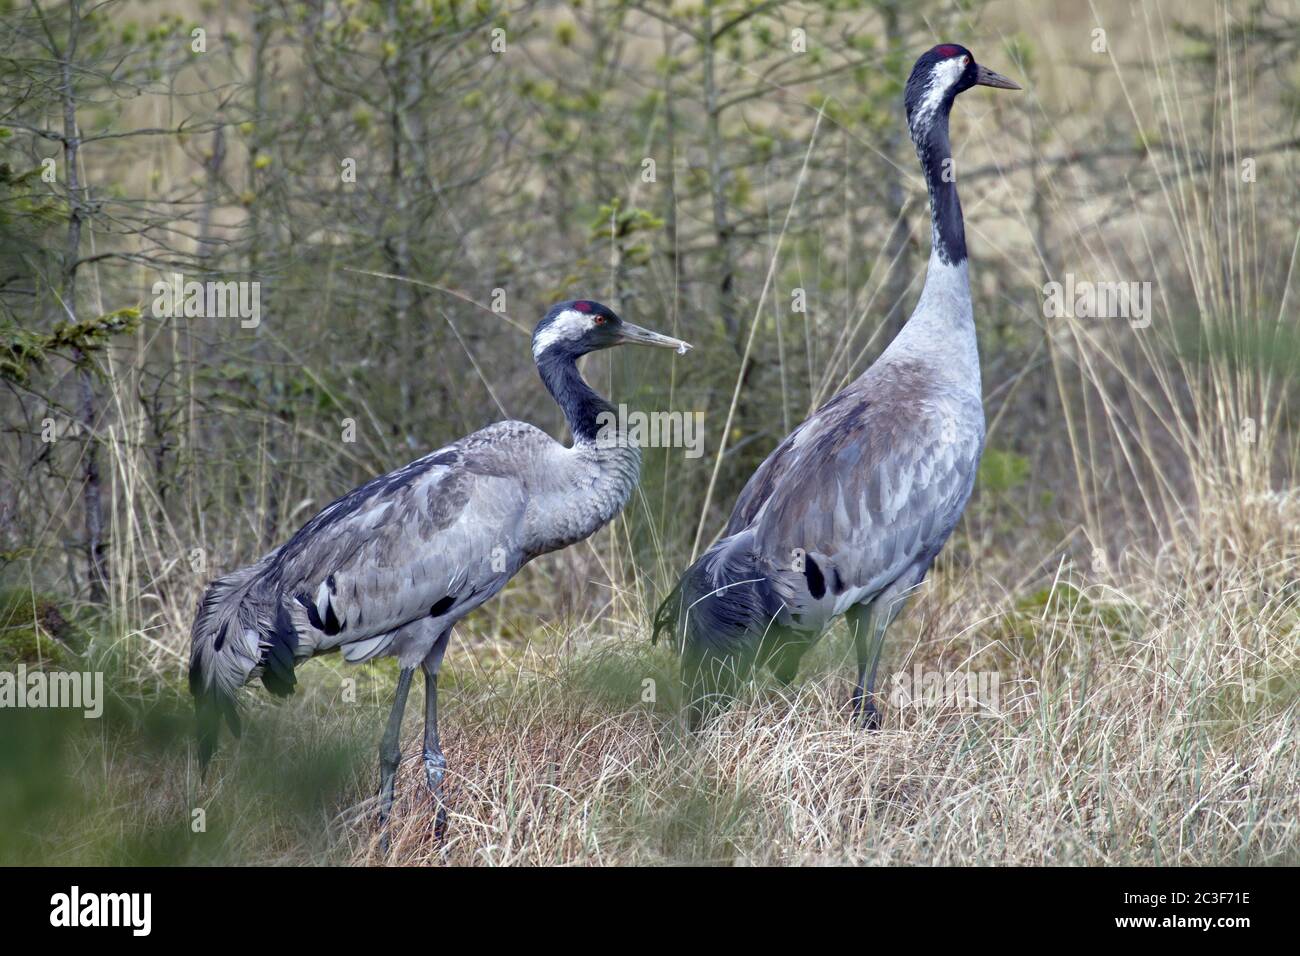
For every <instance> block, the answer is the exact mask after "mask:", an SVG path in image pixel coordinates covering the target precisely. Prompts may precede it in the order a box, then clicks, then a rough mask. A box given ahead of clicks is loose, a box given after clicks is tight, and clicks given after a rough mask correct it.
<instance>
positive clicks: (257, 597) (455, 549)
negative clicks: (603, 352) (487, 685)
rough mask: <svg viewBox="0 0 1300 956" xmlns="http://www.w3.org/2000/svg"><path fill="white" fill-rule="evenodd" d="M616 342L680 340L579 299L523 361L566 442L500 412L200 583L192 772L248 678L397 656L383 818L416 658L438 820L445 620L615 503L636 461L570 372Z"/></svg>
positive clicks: (544, 324)
mask: <svg viewBox="0 0 1300 956" xmlns="http://www.w3.org/2000/svg"><path fill="white" fill-rule="evenodd" d="M624 343H638V344H643V345H651V346H660V347H665V348H672V349H676V350H677V351H678V353H679V354H684V353H685V352H686V351H687V350H688V349H689V348H690V347H691V346H690V345H688V344H687V343H686V342H683V341H681V340H680V339H676V338H672V337H671V336H667V335H661V334H660V333H658V332H652V331H650V330H648V329H643V328H640V327H639V326H636V325H632V324H631V323H629V322H624V321H623V320H622V319H621V318H620V317H619V316H618V315H616V314H615V313H614V312H613V311H612V310H611V309H610V308H608V307H607V306H604V305H602V304H600V303H599V302H593V301H590V300H585V299H579V300H570V301H566V302H561V303H559V304H558V305H555V306H553V307H552V308H551V309H550V310H549V311H548V312H547V313H546V316H545V317H544V318H543V319H542V320H541V322H539V323H538V324H537V327H536V329H535V330H534V331H533V337H532V348H533V361H534V363H535V364H536V366H537V370H538V372H539V374H540V375H541V378H542V382H543V383H544V384H545V385H546V388H547V390H548V391H549V392H550V394H551V396H552V397H553V398H554V399H555V401H556V402H557V403H558V404H559V405H560V407H561V409H562V410H563V412H564V417H565V419H566V420H567V422H568V426H569V429H570V431H571V432H572V434H573V444H572V445H571V446H565V445H563V444H561V443H560V442H558V441H556V440H554V439H553V438H551V437H550V436H549V435H547V434H546V433H545V432H543V431H541V430H540V429H538V428H535V427H534V426H532V425H529V424H527V423H526V422H518V421H503V422H497V423H496V424H494V425H489V426H488V427H486V428H483V429H481V430H479V431H476V432H474V433H473V434H471V435H468V436H466V437H464V438H461V439H460V440H459V441H455V442H452V443H451V444H450V445H446V446H445V447H443V448H439V449H438V450H436V451H433V452H431V453H429V454H427V455H425V456H424V457H422V458H418V459H416V460H415V461H413V462H411V463H410V464H408V465H405V466H404V467H402V468H398V469H397V470H396V471H392V472H389V473H388V474H386V475H381V476H379V477H378V478H374V479H372V480H370V481H368V482H366V483H365V484H363V485H361V486H360V487H359V488H356V489H355V490H353V491H351V492H349V493H348V494H346V495H344V496H343V497H342V498H339V499H338V500H337V501H335V502H333V503H332V504H330V505H328V506H327V507H325V508H324V509H322V510H321V512H320V513H319V514H317V515H316V516H315V517H314V518H312V519H311V520H310V521H308V522H307V523H306V524H305V525H303V526H302V528H300V529H299V530H298V532H297V533H296V534H294V536H293V537H292V538H290V539H289V540H288V541H287V542H286V543H285V544H283V545H281V546H280V547H278V548H276V549H275V550H273V551H271V552H270V553H269V554H267V555H266V556H264V557H263V558H262V559H261V560H260V561H258V562H257V563H256V564H253V565H251V566H250V567H247V568H243V569H241V570H238V571H235V572H233V573H231V574H227V575H225V576H224V577H221V578H219V579H217V580H216V581H214V582H213V583H212V584H211V585H210V586H209V587H208V589H207V591H206V593H205V594H204V596H203V599H202V601H201V602H200V604H199V609H198V615H197V617H196V618H195V621H194V627H193V631H192V634H191V652H190V672H189V682H190V691H191V693H192V694H193V695H194V698H195V709H196V713H197V717H198V736H199V756H200V760H201V762H202V764H203V766H204V767H205V768H206V766H207V764H208V761H209V759H210V758H211V756H212V753H213V750H214V749H215V747H216V744H217V738H218V735H219V733H220V725H221V721H222V719H223V718H224V719H225V721H226V723H227V724H228V725H229V727H230V729H231V731H232V732H234V733H235V734H236V735H238V733H239V729H240V720H239V714H238V710H237V707H236V699H235V698H236V692H237V691H238V689H239V688H240V687H242V686H243V685H244V684H245V683H247V682H248V681H250V680H253V679H255V678H257V677H260V678H261V680H262V683H263V684H264V685H265V687H266V689H267V690H269V691H270V692H271V693H273V694H276V695H279V696H288V695H289V694H291V693H293V690H294V685H295V675H294V668H295V667H296V666H297V665H298V664H300V663H302V662H303V661H304V660H306V659H307V658H309V657H313V656H315V655H318V654H324V653H328V652H331V651H341V652H342V654H343V657H344V659H345V660H346V661H349V662H351V663H359V662H362V661H369V660H373V659H375V658H378V657H383V656H387V657H396V658H397V660H398V663H399V665H400V670H399V676H398V680H397V691H396V696H395V698H394V700H393V707H392V711H391V712H390V714H389V717H388V723H387V726H386V728H385V730H384V734H383V738H382V742H381V744H380V748H379V763H380V786H379V800H380V810H379V823H380V828H381V830H382V831H383V837H382V839H383V841H384V845H385V847H386V846H387V830H386V829H385V827H384V824H385V823H386V822H387V820H388V816H389V813H390V811H391V809H392V804H393V790H394V783H395V778H396V774H397V765H398V761H399V759H400V756H401V753H400V740H399V738H400V732H401V725H402V715H403V713H404V711H405V708H406V698H407V694H408V693H409V691H410V687H411V680H412V677H413V675H414V672H415V669H416V667H419V668H420V669H421V670H422V671H423V672H424V680H425V698H424V699H425V724H424V754H423V756H424V770H425V780H426V783H427V786H428V789H429V793H430V795H431V797H432V799H433V801H434V805H435V807H436V811H437V814H436V823H435V832H436V834H437V836H438V838H439V839H441V837H442V833H443V829H444V828H445V825H446V809H445V807H444V806H443V803H442V783H443V779H444V777H445V774H446V768H447V761H446V759H445V757H444V756H443V753H442V746H441V744H440V742H439V737H438V671H439V668H440V667H441V664H442V659H443V655H444V653H445V652H446V650H447V643H448V640H449V639H450V636H451V631H452V628H453V627H454V626H455V624H456V622H457V621H459V620H460V619H461V618H463V617H465V616H466V615H467V614H469V613H470V612H471V611H473V610H474V609H475V608H477V607H479V606H480V605H482V604H483V603H484V602H485V601H487V600H489V599H490V598H491V597H492V596H493V595H495V594H496V593H497V592H499V591H500V590H501V589H502V588H503V587H505V585H506V582H507V581H509V580H510V578H511V577H513V576H514V575H515V573H516V572H517V571H518V570H519V569H520V568H521V567H523V566H524V565H525V564H526V563H527V562H529V561H531V560H532V559H533V558H535V557H537V556H538V555H542V554H546V553H548V552H550V551H556V550H558V549H560V548H564V547H567V546H568V545H571V544H573V543H575V542H577V541H581V540H583V539H584V538H586V537H588V536H590V535H592V534H594V533H595V532H596V531H598V530H599V529H600V528H601V527H603V526H604V525H605V524H607V523H608V522H609V521H610V520H611V519H612V518H613V517H614V516H615V515H617V514H618V513H619V511H621V510H622V508H623V505H624V504H625V503H626V502H627V500H628V497H629V495H630V494H631V493H632V489H633V488H634V487H635V485H636V483H637V481H638V479H639V477H640V470H641V452H640V449H639V448H638V447H637V446H636V444H635V443H634V442H631V441H626V440H620V439H621V438H622V437H624V436H622V435H621V433H619V432H617V429H616V428H615V429H613V430H611V424H612V422H613V421H614V420H615V416H613V415H611V414H610V413H613V412H614V407H613V406H612V405H611V404H610V403H609V402H608V401H606V400H605V399H604V398H602V397H601V396H600V395H598V394H597V393H596V392H595V391H594V390H593V389H592V388H591V387H590V386H589V385H588V384H587V383H586V382H585V381H584V380H583V378H582V375H581V373H579V371H578V367H577V361H578V359H579V358H580V357H581V356H583V355H586V354H587V353H589V352H594V351H596V350H598V349H605V348H609V347H611V346H615V345H620V344H624Z"/></svg>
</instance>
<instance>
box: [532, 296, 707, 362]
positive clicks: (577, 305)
mask: <svg viewBox="0 0 1300 956" xmlns="http://www.w3.org/2000/svg"><path fill="white" fill-rule="evenodd" d="M629 343H630V344H635V345H655V346H658V347H660V348H665V349H676V350H677V352H678V354H679V355H684V354H685V353H686V351H687V349H689V348H691V346H690V345H689V344H687V343H686V342H683V341H682V340H681V339H675V338H673V337H672V336H671V335H660V334H659V333H658V332H651V331H650V330H649V329H643V328H641V327H640V326H639V325H633V324H632V323H631V322H624V321H623V320H622V319H621V318H619V317H618V315H617V314H616V313H615V312H614V310H613V309H611V308H610V307H609V306H607V305H601V304H600V303H599V302H593V301H592V300H591V299H570V300H569V301H568V302H560V303H558V304H556V305H553V306H551V309H550V311H549V312H547V313H546V316H545V317H544V318H543V319H542V321H540V322H538V323H537V328H536V329H534V330H533V360H534V361H538V362H540V361H541V359H542V356H543V355H545V356H547V357H559V356H563V357H567V358H570V359H576V358H578V356H580V355H586V354H587V353H588V352H595V351H597V350H598V349H607V348H610V347H612V346H615V345H625V344H629Z"/></svg>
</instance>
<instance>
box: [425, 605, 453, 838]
mask: <svg viewBox="0 0 1300 956" xmlns="http://www.w3.org/2000/svg"><path fill="white" fill-rule="evenodd" d="M450 635H451V630H450V628H449V629H448V630H446V631H444V632H443V634H442V636H441V637H439V638H438V642H437V643H436V644H435V645H434V647H433V650H432V651H430V652H429V656H428V657H426V658H425V659H424V663H423V664H422V665H421V668H422V669H423V670H424V782H425V784H426V785H427V786H428V788H429V797H430V799H432V801H433V808H434V823H433V838H434V839H435V840H437V841H438V842H439V843H441V842H442V839H443V837H444V836H445V835H446V832H447V807H446V805H445V804H444V803H443V800H442V781H443V779H444V778H445V777H446V775H447V758H446V757H444V756H443V755H442V741H441V740H439V739H438V670H439V669H440V668H441V667H442V655H443V652H444V651H446V649H447V639H448V638H449V637H450Z"/></svg>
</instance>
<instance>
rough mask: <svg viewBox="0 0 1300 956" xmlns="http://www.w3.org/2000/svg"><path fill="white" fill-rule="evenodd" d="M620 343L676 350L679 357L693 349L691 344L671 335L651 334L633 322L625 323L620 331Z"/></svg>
mask: <svg viewBox="0 0 1300 956" xmlns="http://www.w3.org/2000/svg"><path fill="white" fill-rule="evenodd" d="M618 341H619V343H620V344H622V343H625V342H626V343H631V344H633V345H653V346H656V347H657V348H661V349H676V350H677V354H678V355H685V354H686V353H687V352H688V351H689V350H690V349H691V348H692V346H691V344H690V343H689V342H683V341H682V340H681V339H675V338H673V337H672V336H671V335H660V334H659V333H658V332H651V331H650V330H649V329H643V328H641V326H639V325H633V324H632V323H631V322H624V323H623V325H622V327H621V328H620V329H619V336H618Z"/></svg>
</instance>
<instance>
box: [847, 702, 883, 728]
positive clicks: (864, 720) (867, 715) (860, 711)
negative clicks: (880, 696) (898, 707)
mask: <svg viewBox="0 0 1300 956" xmlns="http://www.w3.org/2000/svg"><path fill="white" fill-rule="evenodd" d="M850 703H851V704H852V705H853V722H854V723H855V724H860V725H861V727H862V729H863V730H879V729H880V710H879V708H877V707H876V705H875V702H874V701H871V700H863V699H862V698H861V697H858V696H857V695H856V694H855V695H854V697H853V699H852V701H850Z"/></svg>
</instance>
